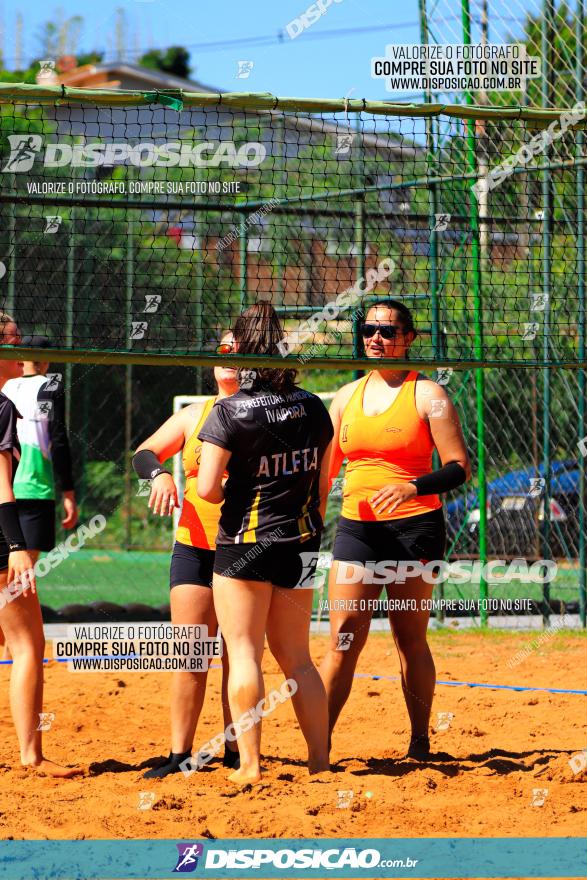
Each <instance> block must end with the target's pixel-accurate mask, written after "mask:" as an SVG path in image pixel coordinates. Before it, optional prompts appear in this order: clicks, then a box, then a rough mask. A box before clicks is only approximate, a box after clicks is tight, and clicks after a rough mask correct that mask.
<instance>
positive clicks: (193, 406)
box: [176, 400, 206, 439]
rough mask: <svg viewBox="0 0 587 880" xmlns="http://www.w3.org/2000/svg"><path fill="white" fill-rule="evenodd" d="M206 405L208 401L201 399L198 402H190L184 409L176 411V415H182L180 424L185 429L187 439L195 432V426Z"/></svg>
mask: <svg viewBox="0 0 587 880" xmlns="http://www.w3.org/2000/svg"><path fill="white" fill-rule="evenodd" d="M205 406H206V401H205V400H199V401H197V403H190V404H188V406H184V407H183V409H181V410H180V411H179V412H178V413H176V415H177V416H179V417H180V424H181V426H182V427H183V429H184V432H185V434H186V439H187V438H188V437H189V436H191V434H193V432H194V430H195V427H196V425H197V424H198V422H199V420H200V418H201V416H202V413H203V412H204V407H205Z"/></svg>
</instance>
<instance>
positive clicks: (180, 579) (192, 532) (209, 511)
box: [133, 333, 239, 779]
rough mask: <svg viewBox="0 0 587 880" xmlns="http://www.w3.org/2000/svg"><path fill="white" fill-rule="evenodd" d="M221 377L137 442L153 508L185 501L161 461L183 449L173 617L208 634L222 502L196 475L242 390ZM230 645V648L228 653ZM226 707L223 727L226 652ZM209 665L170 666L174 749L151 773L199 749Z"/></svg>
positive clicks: (172, 767) (232, 758) (228, 371)
mask: <svg viewBox="0 0 587 880" xmlns="http://www.w3.org/2000/svg"><path fill="white" fill-rule="evenodd" d="M233 345H234V338H233V335H232V333H226V334H224V336H223V337H222V340H221V344H220V346H219V351H221V352H222V353H229V352H230V351H232V348H233ZM214 378H215V379H216V382H217V384H218V395H217V396H216V397H214V398H212V399H211V400H208V401H207V402H206V403H205V404H204V405H203V406H202V404H199V403H195V404H192V405H191V406H186V407H185V408H184V409H182V410H180V412H178V413H175V414H174V415H173V416H171V418H169V419H167V421H166V422H165V423H164V424H163V425H162V426H161V427H160V428H159V429H158V430H157V431H155V433H154V434H152V435H151V437H149V438H148V439H147V440H145V442H144V443H142V444H141V445H140V446H139V448H138V449H137V452H136V455H135V457H134V459H133V465H134V466H135V470H136V471H137V473H138V475H139V476H145V477H146V478H150V479H152V489H151V496H150V498H149V507H150V508H151V510H152V512H153V513H154V514H160V515H161V516H166V515H169V516H171V515H172V514H173V511H174V509H175V508H176V507H177V506H178V497H177V488H176V486H175V482H174V480H173V477H172V476H171V474H170V473H169V471H166V470H165V469H164V468H163V467H162V465H161V463H162V462H165V461H167V459H168V458H170V457H171V456H172V455H175V454H176V453H178V452H180V451H181V452H182V461H183V467H184V471H185V477H186V484H185V492H184V498H183V505H182V509H181V515H180V519H179V523H178V528H177V533H176V536H175V544H174V547H173V553H172V557H171V572H170V587H171V596H170V603H171V621H172V623H173V624H177V625H188V624H193V625H200V626H207V627H208V635H209V636H214V635H215V634H216V632H217V629H218V622H217V618H216V612H215V610H214V602H213V598H212V568H213V565H214V551H215V542H216V532H217V530H218V521H219V519H220V507H221V505H220V504H210V503H209V502H208V501H204V500H203V499H201V498H199V497H198V491H197V481H198V470H199V466H200V456H201V450H202V443H201V441H200V440H198V433H199V432H200V429H201V427H202V425H203V424H204V422H205V421H206V418H207V417H208V414H209V413H210V410H211V409H212V407H213V405H214V403H215V402H216V401H217V400H219V399H220V398H223V397H229V396H230V395H232V394H235V393H236V392H237V391H238V389H239V385H238V381H237V371H236V369H232V368H227V367H215V368H214ZM225 653H226V652H224V654H225ZM222 667H223V669H222V707H223V714H224V729H226V728H227V727H228V725H229V724H231V722H232V718H231V715H230V709H229V706H228V695H227V690H226V688H227V680H228V665H227V660H226V659H225V656H224V655H223V658H222ZM206 679H207V672H204V671H202V672H187V671H185V672H184V671H174V672H172V673H171V753H170V755H169V757H168V759H167V761H166V762H165V763H164V764H163V765H161V766H158V767H155V768H153V769H151V770H149V771H148V772H147V773H146V774H145V778H147V779H152V778H161V777H164V776H168V775H169V774H171V773H179V772H180V771H181V770H182V769H183V768H182V766H181V765H182V764H183V763H184V762H185V761H186V759H189V758H190V757H191V754H192V744H193V740H194V736H195V733H196V726H197V723H198V719H199V717H200V712H201V710H202V706H203V703H204V696H205V693H206ZM225 746H226V751H225V756H224V766H225V767H232V768H234V767H238V750H237V749H236V747H235V746H233V748H232V749H231V748H230V745H229V743H228V741H227V742H226V743H225Z"/></svg>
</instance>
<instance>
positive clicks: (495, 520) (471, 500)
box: [446, 460, 579, 559]
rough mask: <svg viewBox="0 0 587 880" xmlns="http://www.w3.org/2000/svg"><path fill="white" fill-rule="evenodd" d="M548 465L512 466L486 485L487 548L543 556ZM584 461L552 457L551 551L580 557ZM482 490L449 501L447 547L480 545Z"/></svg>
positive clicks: (463, 551) (463, 550) (467, 551)
mask: <svg viewBox="0 0 587 880" xmlns="http://www.w3.org/2000/svg"><path fill="white" fill-rule="evenodd" d="M544 486H545V479H544V469H543V467H542V466H540V467H539V468H538V469H536V468H527V469H526V470H520V471H511V472H510V473H508V474H505V475H504V476H503V477H498V479H496V480H493V481H492V482H490V483H488V484H487V550H488V553H489V554H490V555H492V556H496V557H498V558H501V557H505V558H508V557H510V556H521V557H524V558H529V557H532V556H538V557H540V556H541V555H542V546H541V543H540V538H541V533H542V532H543V530H544V498H543V495H544ZM578 505H579V466H578V463H577V462H576V461H572V460H571V461H553V462H552V463H551V481H550V551H551V552H550V555H551V556H553V557H555V558H560V557H567V558H571V559H573V558H576V557H577V556H578V549H579V523H578ZM479 519H480V510H479V495H478V492H477V491H472V492H469V493H468V494H467V495H466V496H463V497H461V498H458V499H456V500H454V501H451V502H449V503H448V504H447V505H446V521H447V534H448V549H449V552H450V548H451V545H452V544H453V543H454V552H458V554H459V555H465V556H466V555H476V554H477V553H478V550H479Z"/></svg>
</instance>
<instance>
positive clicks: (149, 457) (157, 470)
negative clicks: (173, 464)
mask: <svg viewBox="0 0 587 880" xmlns="http://www.w3.org/2000/svg"><path fill="white" fill-rule="evenodd" d="M132 466H133V468H134V469H135V473H136V475H137V477H140V478H141V480H154V479H155V477H158V476H159V474H170V473H171V471H168V470H167V468H164V467H163V466H162V465H161V462H160V461H159V459H158V458H157V456H156V455H155V453H154V452H151V450H150V449H141V451H140V452H137V453H136V454H135V455H133V458H132Z"/></svg>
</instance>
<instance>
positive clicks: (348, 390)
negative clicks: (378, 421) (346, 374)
mask: <svg viewBox="0 0 587 880" xmlns="http://www.w3.org/2000/svg"><path fill="white" fill-rule="evenodd" d="M362 381H363V379H362V378H361V379H355V380H354V381H353V382H348V383H347V384H346V385H343V386H342V387H341V388H339V389H338V391H337V392H336V394H335V395H334V399H333V401H332V406H333V407H336V408H337V410H338V411H339V412H342V411H343V410H344V408H345V406H346V405H347V404H348V402H349V401H350V399H351V397H352V396H353V394H354V392H355V390H356V389H357V387H358V386H359V385H360V383H361V382H362Z"/></svg>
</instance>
